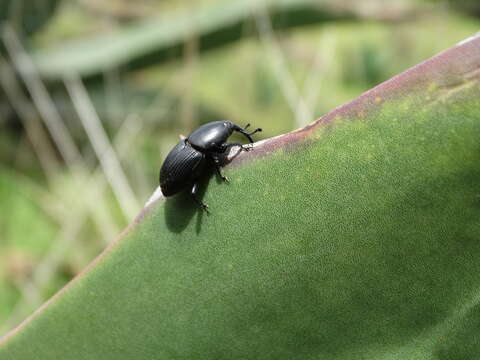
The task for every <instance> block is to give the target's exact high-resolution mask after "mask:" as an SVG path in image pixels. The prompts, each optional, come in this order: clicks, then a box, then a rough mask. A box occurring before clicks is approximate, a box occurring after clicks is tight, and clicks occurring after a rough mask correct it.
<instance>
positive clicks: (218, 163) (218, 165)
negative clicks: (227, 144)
mask: <svg viewBox="0 0 480 360" xmlns="http://www.w3.org/2000/svg"><path fill="white" fill-rule="evenodd" d="M211 157H212V159H213V165H215V170H217V174H218V176H220V177H221V178H222V180H223V181H225V182H229V181H230V179H229V178H227V177H226V176H225V175H223V174H222V169H221V163H222V162H221V161H220V159H219V158H218V155H217V154H211Z"/></svg>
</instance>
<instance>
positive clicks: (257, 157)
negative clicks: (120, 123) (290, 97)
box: [0, 36, 480, 360]
mask: <svg viewBox="0 0 480 360" xmlns="http://www.w3.org/2000/svg"><path fill="white" fill-rule="evenodd" d="M479 90H480V36H477V37H474V38H471V39H468V40H466V41H464V42H463V43H461V44H459V45H457V46H455V47H454V48H452V49H450V50H448V51H446V52H444V53H442V54H440V55H437V56H436V57H434V58H432V59H430V60H428V61H426V62H424V63H422V64H420V65H417V66H415V67H414V68H412V69H410V70H408V71H407V72H405V73H403V74H400V75H399V76H397V77H395V78H393V79H391V80H389V81H387V82H386V83H384V84H382V85H380V86H378V87H376V88H374V89H372V90H370V91H369V92H367V93H365V94H364V95H362V96H360V97H359V98H358V99H356V100H354V101H353V102H351V103H349V104H347V105H344V106H342V107H340V108H337V109H335V110H334V111H332V112H330V113H329V114H327V115H326V116H324V117H323V118H321V119H319V120H317V121H316V122H314V123H312V124H311V125H310V126H308V127H306V128H304V129H301V130H298V131H295V132H292V133H289V134H286V135H282V136H279V137H277V138H273V139H270V140H266V141H264V142H261V143H259V144H257V145H256V146H255V149H254V150H253V151H251V152H249V153H243V154H241V155H240V156H238V157H237V158H235V159H234V161H233V162H232V163H231V165H230V166H228V167H227V168H226V172H227V173H228V176H229V177H230V178H231V179H232V182H231V183H230V184H227V185H226V184H223V183H219V182H217V181H215V180H213V179H212V180H211V181H209V185H208V189H207V190H206V191H205V196H204V200H205V201H206V202H207V203H208V204H209V205H210V207H211V210H212V213H211V215H208V216H207V215H206V214H202V213H201V212H198V211H197V210H196V208H195V206H193V205H192V204H191V201H190V200H189V199H188V197H186V196H183V195H181V196H177V197H173V198H169V199H167V200H166V201H165V200H164V199H163V198H161V197H159V198H157V199H156V200H154V201H153V202H152V203H150V204H149V205H148V206H147V207H146V208H145V209H144V211H143V212H142V213H141V214H140V215H139V217H138V218H137V219H136V221H135V222H134V223H133V224H132V226H131V227H130V228H129V229H127V230H126V231H125V233H124V235H123V236H122V237H121V238H120V239H119V240H117V241H116V242H115V243H113V244H112V245H111V246H110V247H109V248H108V249H107V250H106V251H105V252H104V253H103V254H102V255H101V256H100V257H99V258H98V259H97V260H96V261H94V263H93V264H92V265H91V266H90V267H89V268H88V269H87V270H85V272H84V273H83V274H81V275H80V276H79V277H77V278H76V279H75V280H74V281H73V282H71V283H70V285H68V286H67V287H66V288H65V289H63V290H62V291H61V292H60V293H58V294H57V295H56V296H55V297H54V298H53V299H51V300H50V301H49V302H48V303H47V304H45V306H43V307H42V308H41V309H40V310H38V311H37V312H36V313H35V314H34V315H33V316H32V317H31V318H30V319H27V320H26V321H25V322H24V323H23V324H22V325H21V326H20V327H18V328H17V329H16V330H14V331H13V332H11V333H10V334H9V335H7V336H6V337H4V339H3V341H2V342H1V343H0V358H1V359H2V360H21V359H173V358H175V359H220V358H222V359H359V358H366V359H413V358H415V359H474V358H477V356H478V354H479V353H480V341H479V335H478V334H480V306H479V296H478V294H479V287H480V275H479V274H480V187H479V186H480V185H479V184H480V165H479V164H480V142H479V139H480V98H479V94H480V92H479Z"/></svg>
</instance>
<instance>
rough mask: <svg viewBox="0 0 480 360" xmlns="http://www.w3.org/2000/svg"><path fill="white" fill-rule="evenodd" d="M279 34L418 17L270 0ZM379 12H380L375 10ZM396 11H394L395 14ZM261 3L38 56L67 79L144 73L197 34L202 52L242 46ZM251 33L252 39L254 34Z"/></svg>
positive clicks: (169, 20)
mask: <svg viewBox="0 0 480 360" xmlns="http://www.w3.org/2000/svg"><path fill="white" fill-rule="evenodd" d="M265 4H266V5H267V10H268V12H269V14H270V16H271V20H272V26H273V27H274V28H275V29H286V28H290V27H293V26H301V25H307V24H312V23H319V22H324V21H331V20H342V19H343V20H348V19H354V18H365V17H368V18H369V19H385V18H392V17H393V18H395V19H398V18H403V17H405V15H407V14H410V13H412V12H413V10H412V8H413V7H412V6H410V5H408V3H407V5H406V6H405V3H404V4H403V5H402V6H398V3H396V4H393V6H391V5H392V4H390V5H388V4H387V5H385V4H380V3H379V4H376V6H377V8H376V9H372V11H371V13H370V14H371V15H366V14H364V12H362V11H360V10H357V9H356V7H355V6H350V7H349V8H347V7H345V6H342V5H341V4H340V5H339V4H337V3H336V2H335V1H333V0H322V1H320V2H319V1H318V0H275V1H272V0H269V1H265ZM374 8H375V7H374ZM392 8H393V9H394V11H391V10H392ZM254 10H255V3H254V2H250V1H227V2H217V3H216V4H213V5H208V6H197V7H194V8H190V9H189V11H175V12H171V13H169V14H165V15H164V16H162V17H160V18H154V19H149V20H145V21H143V22H139V23H136V24H133V25H130V26H128V27H125V28H123V29H121V30H119V31H118V32H113V33H109V34H106V35H97V34H96V35H95V36H93V37H88V38H86V39H82V40H77V41H72V42H67V43H63V44H59V45H57V46H55V47H52V48H48V49H42V50H38V51H36V52H35V53H34V54H33V58H34V60H35V62H36V65H37V68H38V69H39V72H40V73H41V75H42V76H43V77H45V78H47V79H51V80H61V79H62V78H63V77H64V76H65V75H68V74H70V73H72V72H75V73H78V74H81V75H82V76H94V75H99V74H102V72H103V71H105V70H107V69H112V68H116V67H119V66H128V67H130V68H139V67H140V68H143V67H145V66H147V65H151V64H158V63H159V62H161V61H165V60H172V59H174V58H176V57H178V56H181V55H182V53H183V50H182V48H183V44H184V43H185V41H186V39H189V38H190V37H191V35H192V34H195V37H196V38H197V39H198V41H199V48H200V50H204V49H211V48H214V47H218V46H222V45H225V44H228V43H231V42H233V41H236V40H238V39H240V38H242V37H244V36H245V35H252V34H254V31H251V29H252V28H253V27H252V26H251V24H250V25H249V22H252V21H253V17H252V13H253V11H254ZM249 29H250V34H249V33H248V31H246V30H249Z"/></svg>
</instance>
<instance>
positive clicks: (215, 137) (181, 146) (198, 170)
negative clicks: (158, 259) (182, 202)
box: [160, 121, 262, 211]
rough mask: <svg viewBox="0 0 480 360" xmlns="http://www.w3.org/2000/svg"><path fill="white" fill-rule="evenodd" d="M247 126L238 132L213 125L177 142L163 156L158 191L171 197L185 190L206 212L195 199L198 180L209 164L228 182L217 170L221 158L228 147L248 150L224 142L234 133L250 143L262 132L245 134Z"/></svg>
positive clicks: (227, 126) (224, 124)
mask: <svg viewBox="0 0 480 360" xmlns="http://www.w3.org/2000/svg"><path fill="white" fill-rule="evenodd" d="M248 126H249V124H248V125H247V126H245V128H242V127H240V126H238V125H236V124H234V123H232V122H230V121H213V122H210V123H208V124H205V125H203V126H200V127H199V128H198V129H197V130H195V131H194V132H192V133H191V134H190V135H189V136H188V137H187V138H186V139H183V140H181V141H180V142H179V143H178V144H177V145H175V147H174V148H173V149H172V150H171V151H170V153H169V154H168V155H167V158H166V159H165V161H164V162H163V165H162V168H161V169H160V188H161V189H162V193H163V195H165V196H171V195H174V194H176V193H178V192H180V191H183V190H187V189H188V190H189V191H190V194H191V196H192V198H193V199H194V200H195V201H196V202H197V203H198V204H199V205H200V206H201V207H202V209H203V210H205V211H208V205H207V204H205V203H204V202H203V201H202V200H200V199H199V198H198V196H197V193H198V180H199V178H200V176H201V175H202V173H203V172H204V171H205V168H206V165H207V164H208V163H209V162H211V163H212V164H213V165H214V166H215V169H216V170H217V173H218V175H219V176H220V177H221V178H222V180H223V181H226V182H228V181H229V180H228V179H227V178H226V177H225V176H223V174H222V172H221V169H220V167H221V160H220V159H221V158H222V154H225V152H226V151H227V150H228V149H229V148H230V147H232V146H240V149H241V150H245V151H248V150H249V149H250V148H248V147H245V146H244V145H243V144H240V143H227V142H226V141H227V139H228V138H229V137H230V135H232V133H233V132H234V131H238V132H239V133H241V134H243V135H245V136H246V137H247V138H248V140H249V141H250V143H253V139H252V137H251V135H252V134H255V133H256V132H259V131H262V129H255V130H254V131H252V132H247V131H246V129H247V128H248Z"/></svg>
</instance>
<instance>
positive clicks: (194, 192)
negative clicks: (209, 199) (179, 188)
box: [190, 183, 209, 213]
mask: <svg viewBox="0 0 480 360" xmlns="http://www.w3.org/2000/svg"><path fill="white" fill-rule="evenodd" d="M198 190H199V186H198V183H194V184H193V185H192V188H191V190H190V195H192V198H193V200H195V202H196V203H197V204H198V205H200V206H201V208H202V209H203V210H204V211H206V212H207V213H208V212H209V211H208V205H207V204H205V203H204V202H203V201H202V200H200V199H199V198H198V196H197V194H198Z"/></svg>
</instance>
